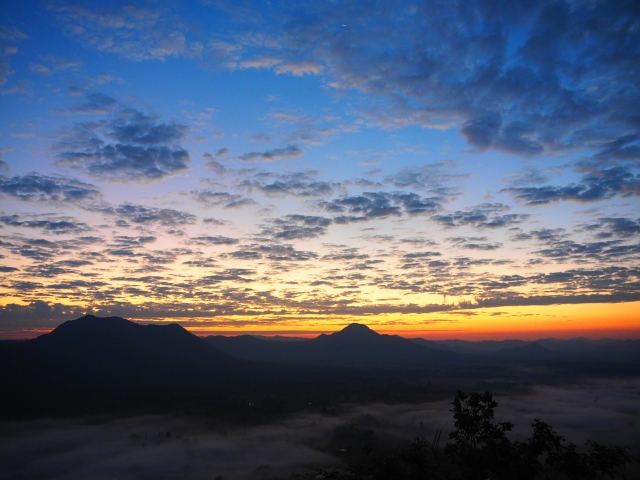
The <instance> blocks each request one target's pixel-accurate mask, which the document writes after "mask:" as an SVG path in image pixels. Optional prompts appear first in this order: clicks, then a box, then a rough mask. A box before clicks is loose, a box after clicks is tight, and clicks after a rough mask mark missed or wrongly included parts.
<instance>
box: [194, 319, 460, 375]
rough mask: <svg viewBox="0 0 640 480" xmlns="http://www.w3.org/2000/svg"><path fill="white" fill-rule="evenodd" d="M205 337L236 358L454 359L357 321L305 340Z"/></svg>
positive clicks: (376, 363)
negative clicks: (383, 333) (335, 330)
mask: <svg viewBox="0 0 640 480" xmlns="http://www.w3.org/2000/svg"><path fill="white" fill-rule="evenodd" d="M206 340H207V341H208V342H209V343H210V344H211V345H213V346H215V347H216V348H218V349H219V350H222V351H223V352H226V353H228V354H229V355H233V356H235V357H238V358H242V359H246V360H253V361H261V362H276V363H288V364H296V365H332V366H349V367H354V366H355V367H393V366H414V367H417V366H424V365H436V364H442V363H451V362H455V361H456V360H457V355H456V354H455V353H453V352H450V351H444V350H443V349H441V348H429V347H426V346H421V345H418V344H416V343H415V342H412V341H411V340H408V339H406V338H403V337H399V336H397V335H381V334H379V333H376V332H374V331H373V330H371V329H370V328H369V327H367V326H366V325H362V324H357V323H353V324H351V325H349V326H347V327H345V328H344V329H343V330H341V331H339V332H335V333H332V334H330V335H325V334H323V335H320V336H319V337H317V338H314V339H310V340H307V341H304V342H287V343H283V342H268V341H264V340H262V339H259V338H255V337H251V336H248V335H241V336H237V337H223V336H211V337H207V338H206Z"/></svg>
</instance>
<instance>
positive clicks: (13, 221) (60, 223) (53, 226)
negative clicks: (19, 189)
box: [0, 214, 93, 235]
mask: <svg viewBox="0 0 640 480" xmlns="http://www.w3.org/2000/svg"><path fill="white" fill-rule="evenodd" d="M0 223H4V224H5V225H9V226H12V227H26V228H40V229H42V230H44V231H45V232H47V233H52V234H54V235H63V234H68V233H83V232H88V231H91V230H93V229H92V228H91V227H89V225H87V224H86V223H84V222H78V221H77V220H75V219H74V218H72V217H65V216H57V215H46V214H45V215H32V214H31V215H22V216H21V215H18V214H14V215H5V216H1V217H0Z"/></svg>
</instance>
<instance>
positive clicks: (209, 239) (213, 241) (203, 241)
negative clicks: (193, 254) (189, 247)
mask: <svg viewBox="0 0 640 480" xmlns="http://www.w3.org/2000/svg"><path fill="white" fill-rule="evenodd" d="M239 242H240V240H238V239H237V238H231V237H224V236H222V235H200V236H198V237H192V238H191V239H189V243H191V244H193V245H202V246H210V245H235V244H237V243H239Z"/></svg>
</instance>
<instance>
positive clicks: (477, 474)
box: [292, 391, 631, 480]
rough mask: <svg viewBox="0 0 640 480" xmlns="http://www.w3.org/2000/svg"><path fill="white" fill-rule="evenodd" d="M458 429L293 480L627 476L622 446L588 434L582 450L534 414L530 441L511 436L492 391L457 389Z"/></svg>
mask: <svg viewBox="0 0 640 480" xmlns="http://www.w3.org/2000/svg"><path fill="white" fill-rule="evenodd" d="M452 405H453V409H452V410H451V411H452V412H453V419H454V427H455V430H454V431H452V432H451V433H450V434H449V439H450V440H451V441H450V442H449V443H447V444H446V445H445V446H444V448H443V449H441V448H440V437H441V434H442V431H441V430H438V431H437V432H436V434H435V436H434V438H433V440H432V441H429V440H427V439H426V438H424V437H423V436H422V435H418V436H417V437H416V438H415V439H414V440H413V441H412V442H411V443H410V444H409V445H408V446H406V447H404V448H402V449H400V450H399V451H397V452H394V453H392V454H379V455H371V452H372V447H371V444H370V443H367V444H365V447H364V449H363V452H364V457H363V461H362V462H360V463H359V464H357V465H355V466H349V467H346V468H342V469H340V468H335V469H333V470H330V471H327V470H322V469H320V470H316V471H315V472H313V473H309V474H296V475H293V476H292V478H293V479H294V480H305V479H319V478H321V479H335V480H396V479H397V480H413V479H416V480H417V479H422V480H426V479H433V480H463V479H464V480H486V479H491V480H512V479H518V480H537V479H547V480H549V479H552V478H557V479H566V480H601V479H606V478H611V479H615V478H623V477H622V471H623V470H624V468H625V466H626V464H627V463H629V462H630V461H631V456H630V455H629V453H628V452H627V450H626V448H623V447H617V446H614V447H608V446H604V445H601V444H599V443H597V442H595V441H592V440H589V441H588V442H587V444H586V450H585V451H579V450H578V447H577V446H576V445H574V444H573V443H569V444H568V445H565V440H564V438H563V437H562V436H560V435H558V434H557V433H556V432H555V431H554V430H553V428H552V427H551V426H550V425H548V424H546V423H544V422H542V421H540V420H538V419H535V420H533V422H532V424H531V427H532V431H533V433H532V435H531V437H530V438H528V439H527V440H526V441H519V440H515V441H512V440H510V439H509V438H508V436H507V433H508V432H510V431H511V430H512V429H513V426H514V425H513V424H512V423H511V422H497V421H496V420H495V409H496V408H497V407H498V402H496V401H495V400H494V399H493V396H492V395H491V394H490V393H489V392H485V393H471V394H466V393H465V392H462V391H458V393H457V395H456V397H455V399H454V400H453V403H452Z"/></svg>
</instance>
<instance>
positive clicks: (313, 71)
mask: <svg viewBox="0 0 640 480" xmlns="http://www.w3.org/2000/svg"><path fill="white" fill-rule="evenodd" d="M323 70H324V66H322V65H320V64H319V63H316V62H288V63H281V64H278V65H277V66H276V67H275V71H276V73H289V74H291V75H295V76H296V77H302V76H304V75H318V74H320V73H321V72H322V71H323Z"/></svg>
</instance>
